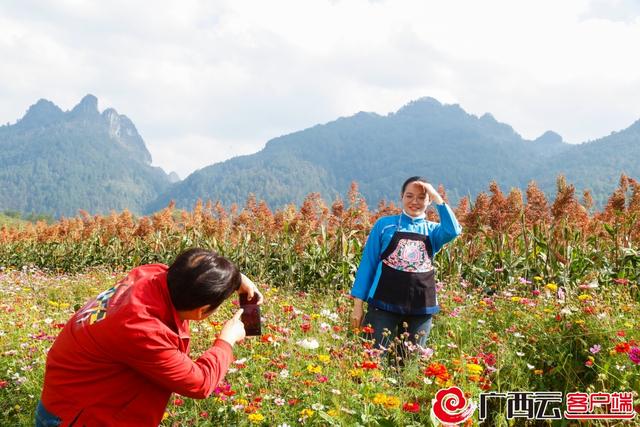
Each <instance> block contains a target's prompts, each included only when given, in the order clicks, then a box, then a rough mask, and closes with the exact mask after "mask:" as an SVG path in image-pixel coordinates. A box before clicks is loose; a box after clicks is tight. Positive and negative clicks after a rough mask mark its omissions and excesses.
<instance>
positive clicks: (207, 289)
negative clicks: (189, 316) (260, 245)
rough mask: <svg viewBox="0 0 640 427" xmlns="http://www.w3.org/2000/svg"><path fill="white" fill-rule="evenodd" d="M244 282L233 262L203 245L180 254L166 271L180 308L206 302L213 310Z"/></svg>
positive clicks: (174, 303) (170, 290)
mask: <svg viewBox="0 0 640 427" xmlns="http://www.w3.org/2000/svg"><path fill="white" fill-rule="evenodd" d="M241 281H242V277H241V275H240V271H239V270H238V268H237V267H236V266H235V265H234V264H233V263H232V262H231V261H229V260H228V259H226V258H224V257H222V256H220V255H218V254H217V253H215V252H213V251H209V250H206V249H201V248H193V249H189V250H187V251H185V252H183V253H181V254H180V255H178V257H177V258H176V259H175V261H174V262H173V264H171V266H170V267H169V272H168V273H167V286H168V287H169V295H170V297H171V302H172V303H173V306H174V307H175V309H176V310H181V311H182V310H193V309H194V308H199V307H203V306H205V305H207V304H209V305H210V306H211V307H210V310H214V309H216V308H217V307H218V306H219V305H220V304H222V302H223V301H224V300H226V299H227V298H229V296H230V295H231V294H232V293H233V292H235V291H237V290H238V288H239V287H240V283H241Z"/></svg>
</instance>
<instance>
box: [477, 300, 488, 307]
mask: <svg viewBox="0 0 640 427" xmlns="http://www.w3.org/2000/svg"><path fill="white" fill-rule="evenodd" d="M478 304H480V305H482V306H485V305H487V303H486V302H484V301H482V300H480V301H479V302H478Z"/></svg>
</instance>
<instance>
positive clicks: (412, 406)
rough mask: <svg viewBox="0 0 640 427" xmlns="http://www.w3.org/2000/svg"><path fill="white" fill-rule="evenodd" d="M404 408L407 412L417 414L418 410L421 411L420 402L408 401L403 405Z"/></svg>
mask: <svg viewBox="0 0 640 427" xmlns="http://www.w3.org/2000/svg"><path fill="white" fill-rule="evenodd" d="M402 410H403V411H405V412H411V413H413V414H417V413H418V412H420V404H419V403H418V402H407V403H405V404H404V405H402Z"/></svg>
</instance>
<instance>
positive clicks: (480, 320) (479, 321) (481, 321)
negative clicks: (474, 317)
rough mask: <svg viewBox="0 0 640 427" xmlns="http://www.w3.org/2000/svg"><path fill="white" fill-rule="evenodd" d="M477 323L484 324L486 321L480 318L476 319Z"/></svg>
mask: <svg viewBox="0 0 640 427" xmlns="http://www.w3.org/2000/svg"><path fill="white" fill-rule="evenodd" d="M478 323H480V324H481V325H484V324H485V323H487V322H485V321H484V320H482V319H478Z"/></svg>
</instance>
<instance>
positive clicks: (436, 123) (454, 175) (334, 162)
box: [149, 98, 640, 210]
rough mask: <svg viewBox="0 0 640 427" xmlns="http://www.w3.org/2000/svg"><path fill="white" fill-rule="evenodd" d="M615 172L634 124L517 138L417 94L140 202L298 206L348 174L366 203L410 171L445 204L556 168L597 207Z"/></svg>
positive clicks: (638, 154)
mask: <svg viewBox="0 0 640 427" xmlns="http://www.w3.org/2000/svg"><path fill="white" fill-rule="evenodd" d="M622 173H625V174H627V175H629V176H631V177H636V178H637V177H640V121H637V122H635V123H634V124H633V125H631V126H630V127H629V128H627V129H625V130H623V131H620V132H614V133H612V134H611V135H609V136H607V137H604V138H601V139H598V140H595V141H591V142H588V143H584V144H568V143H566V142H564V141H563V139H562V137H561V136H560V135H558V134H557V133H555V132H552V131H547V132H545V133H544V134H543V135H541V136H540V137H538V138H536V139H535V140H526V139H524V138H522V137H521V136H520V135H519V134H518V133H517V132H515V131H514V130H513V128H512V127H511V126H509V125H507V124H504V123H500V122H498V121H497V120H496V119H495V118H494V117H493V116H492V115H491V114H484V115H483V116H481V117H477V116H474V115H472V114H468V113H466V112H465V111H464V110H463V109H462V108H461V107H460V106H459V105H443V104H441V103H440V102H438V101H437V100H435V99H433V98H422V99H419V100H416V101H413V102H410V103H409V104H407V105H405V106H404V107H402V108H401V109H400V110H398V111H397V112H394V113H390V114H388V115H385V116H382V115H378V114H374V113H364V112H360V113H357V114H355V115H353V116H351V117H346V118H339V119H337V120H335V121H332V122H330V123H326V124H323V125H317V126H314V127H311V128H309V129H305V130H302V131H299V132H294V133H292V134H289V135H284V136H281V137H278V138H275V139H272V140H271V141H269V142H268V143H267V144H266V146H265V148H264V149H263V150H261V151H260V152H258V153H255V154H252V155H247V156H240V157H236V158H232V159H229V160H227V161H225V162H221V163H217V164H214V165H211V166H208V167H205V168H203V169H200V170H198V171H196V172H194V173H193V174H191V175H190V176H189V177H187V178H186V179H185V180H183V181H181V182H178V183H175V184H173V185H172V186H171V187H170V188H169V189H168V190H167V191H166V192H165V193H164V194H162V195H161V196H160V197H159V198H158V199H157V200H156V201H154V202H153V203H152V204H150V206H149V209H150V210H156V209H160V208H161V207H163V206H166V205H167V203H169V201H170V200H175V201H176V203H177V205H178V206H179V207H184V208H189V207H192V206H193V205H194V203H195V202H196V200H197V199H198V198H202V199H211V200H221V201H222V202H224V203H225V204H230V203H233V202H242V201H243V200H245V199H246V195H247V193H248V192H252V193H254V194H255V195H256V197H257V198H258V199H264V200H266V201H267V202H268V203H269V204H270V205H271V206H280V205H283V204H286V203H290V202H294V203H300V202H301V201H302V200H303V198H304V197H305V195H306V194H308V193H310V192H319V193H321V195H322V196H323V197H324V198H325V200H331V199H333V198H334V197H336V196H338V195H344V194H345V193H346V192H347V191H348V189H349V186H350V183H351V182H352V181H356V182H358V183H359V185H360V191H361V192H362V194H363V195H364V196H365V197H366V199H367V200H368V201H369V203H371V204H376V203H377V202H378V201H379V200H380V199H386V200H388V201H389V200H393V201H397V200H398V199H399V193H400V186H401V184H402V182H404V180H405V179H406V178H407V177H409V176H413V175H422V176H424V177H426V178H427V179H428V180H430V181H432V182H433V183H434V185H435V184H443V185H444V187H445V189H446V191H447V194H448V197H449V200H450V201H451V202H452V203H456V202H457V201H458V200H459V199H460V198H461V197H462V196H465V195H469V196H471V197H475V196H476V195H477V194H478V193H479V192H481V191H486V190H487V188H488V184H489V183H490V182H491V181H493V180H495V181H496V182H498V184H499V185H500V186H501V187H502V188H503V189H504V190H506V191H509V190H510V189H511V188H512V187H518V188H521V189H525V188H526V187H527V185H528V183H529V182H531V181H536V182H537V183H538V185H539V187H540V188H541V189H542V190H543V191H545V193H547V195H548V196H549V197H553V196H554V195H555V190H556V179H557V177H558V175H560V174H562V175H565V176H566V178H567V181H568V182H569V183H574V184H575V185H576V188H577V189H578V190H581V189H591V190H592V192H593V194H592V196H593V199H594V202H595V204H596V206H602V205H603V204H604V203H605V202H606V200H607V198H608V197H609V195H610V194H611V192H612V191H613V190H614V189H615V187H616V185H617V183H618V179H619V177H620V174H622Z"/></svg>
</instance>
